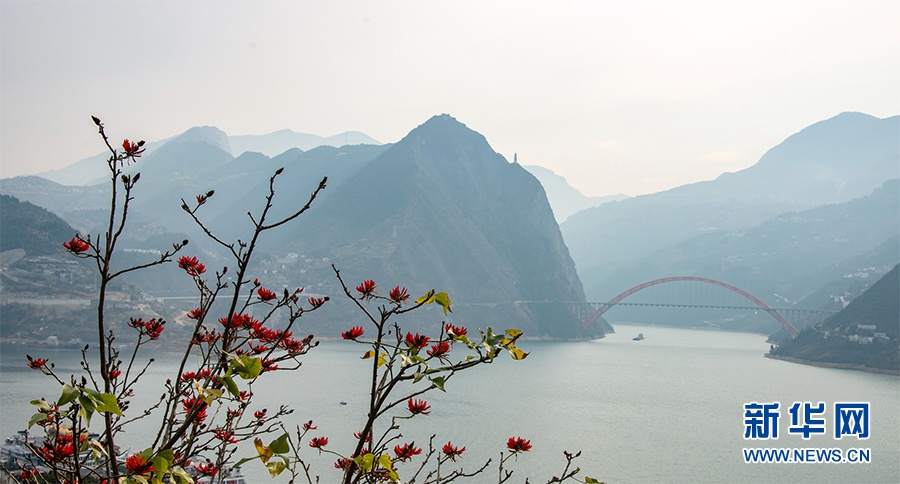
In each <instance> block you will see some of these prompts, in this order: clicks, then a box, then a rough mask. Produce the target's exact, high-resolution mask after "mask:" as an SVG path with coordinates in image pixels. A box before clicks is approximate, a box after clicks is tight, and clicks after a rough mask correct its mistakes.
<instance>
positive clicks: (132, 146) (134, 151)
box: [122, 139, 144, 157]
mask: <svg viewBox="0 0 900 484" xmlns="http://www.w3.org/2000/svg"><path fill="white" fill-rule="evenodd" d="M142 146H144V142H143V141H138V142H137V143H134V142H132V141H128V140H127V139H126V140H125V141H123V142H122V149H123V150H125V154H126V155H128V156H132V157H137V156H140V155H141V153H143V152H144V150H142V149H141V147H142Z"/></svg>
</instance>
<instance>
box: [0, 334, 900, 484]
mask: <svg viewBox="0 0 900 484" xmlns="http://www.w3.org/2000/svg"><path fill="white" fill-rule="evenodd" d="M615 326H616V330H617V331H618V332H617V333H616V334H613V335H609V336H608V337H607V338H605V339H602V340H596V341H585V342H543V341H524V342H522V344H521V345H520V346H521V347H522V348H523V349H525V350H526V351H530V352H531V355H530V356H529V357H528V358H527V359H526V360H524V361H519V362H515V361H511V360H509V359H508V358H506V357H503V358H501V359H499V360H497V361H496V362H495V363H494V364H492V365H489V366H484V367H480V368H476V369H473V370H471V371H468V372H464V373H461V374H459V375H457V376H456V377H454V378H453V379H451V380H450V381H449V382H448V384H447V393H440V392H434V393H430V394H428V395H427V397H426V398H427V400H428V401H429V403H430V404H431V406H432V410H431V414H430V415H428V416H422V417H417V418H414V419H412V420H408V421H404V427H403V434H404V439H403V440H404V441H410V440H415V441H416V443H417V444H418V445H420V446H426V445H427V443H428V439H429V437H430V436H431V435H432V434H434V433H437V434H438V436H437V437H436V440H435V444H436V445H437V446H438V447H440V446H441V445H443V444H444V443H446V442H447V441H448V440H452V441H453V443H454V444H455V445H465V446H466V447H467V450H466V454H465V455H464V457H465V458H464V459H463V461H462V463H463V464H464V465H465V466H466V468H467V469H472V468H474V467H476V466H478V465H480V464H481V463H482V461H483V459H487V458H488V457H494V458H495V462H496V457H497V456H498V455H499V454H500V452H501V451H503V450H504V449H505V442H506V439H508V438H509V437H511V436H522V437H524V438H527V439H531V441H532V444H533V445H534V448H533V450H532V451H531V452H529V453H527V454H525V455H523V456H521V457H520V458H519V459H518V461H515V462H512V466H513V467H512V468H513V469H514V470H516V472H517V475H519V476H520V477H521V478H524V476H529V477H530V478H531V481H532V482H546V480H547V479H548V478H549V477H550V476H552V475H554V474H559V473H560V472H561V471H562V467H563V465H564V463H565V460H564V458H563V455H562V452H563V450H570V451H578V450H580V451H582V457H581V458H580V459H578V460H577V461H576V463H577V464H578V465H579V466H580V467H581V468H582V469H583V470H584V472H585V473H586V474H587V475H590V476H593V477H597V478H600V479H603V480H606V481H607V482H676V481H677V482H685V481H691V482H900V424H898V419H897V415H900V383H898V382H900V380H898V378H897V377H895V376H890V375H879V374H869V373H862V372H855V371H848V370H835V369H827V368H816V367H810V366H804V365H797V364H792V363H788V362H784V361H778V360H770V359H766V358H763V357H762V355H763V354H764V353H765V352H766V351H767V350H768V344H767V343H766V342H765V338H764V337H762V336H759V335H752V334H742V333H723V332H711V331H698V330H685V329H674V328H664V327H647V326H627V325H615ZM638 333H643V334H644V336H645V339H644V340H642V341H633V338H634V337H635V336H636V335H637V334H638ZM25 352H26V350H25V349H23V348H18V347H12V346H2V351H0V363H2V367H0V385H2V391H0V408H2V414H0V428H2V432H3V434H10V433H12V432H14V431H16V430H18V429H19V428H21V427H22V426H23V425H24V423H25V422H27V419H28V417H29V415H30V414H31V409H30V408H29V405H28V403H27V402H28V400H30V399H33V398H38V397H41V396H44V397H47V398H56V396H57V395H56V394H55V393H56V392H57V391H58V390H56V389H55V387H54V386H53V385H51V384H50V381H49V380H46V379H40V378H34V376H35V375H36V373H34V372H32V371H30V370H28V369H27V368H25V366H24V362H25V356H24V354H25ZM27 352H29V353H31V354H32V355H33V356H40V357H47V358H50V359H51V361H54V362H55V363H56V364H57V367H58V368H60V369H63V371H64V372H71V371H75V370H76V369H78V363H77V361H78V360H77V358H78V357H79V353H78V351H72V350H50V349H46V348H31V349H28V350H27ZM363 352H364V348H363V347H362V346H357V345H354V344H352V343H348V342H326V343H323V344H322V345H320V347H319V348H316V349H314V350H313V351H312V352H311V353H310V354H309V355H307V356H306V357H305V359H304V364H303V367H302V368H301V369H300V370H299V371H297V372H292V373H276V374H274V375H272V376H271V378H266V379H265V380H262V381H261V384H260V385H257V386H256V387H255V388H254V393H255V401H256V402H258V405H259V408H262V407H264V406H267V407H274V406H275V405H277V404H278V403H286V404H288V405H290V406H292V407H293V408H295V409H296V411H295V412H294V414H293V415H292V416H291V419H292V422H291V424H292V425H296V424H298V423H302V422H305V421H307V420H310V419H312V420H313V421H314V422H315V423H316V425H317V426H318V430H317V434H315V435H316V436H327V437H329V448H332V449H334V450H338V451H340V450H347V449H348V448H349V447H350V445H351V442H352V441H353V433H354V432H355V431H358V430H360V429H361V426H362V424H363V421H364V420H363V419H364V415H365V409H366V398H367V394H366V392H367V385H366V382H365V378H366V373H367V369H368V368H369V366H368V362H365V361H362V360H360V359H359V356H360V355H361V354H362V353H363ZM154 356H155V357H156V358H157V364H155V365H153V366H152V367H151V368H152V370H151V371H150V372H149V373H148V375H147V376H148V378H147V380H146V383H145V384H144V385H143V386H142V388H141V390H143V392H142V396H145V397H146V399H145V400H144V401H145V402H149V401H151V400H152V399H153V397H158V396H159V394H160V393H161V391H162V390H161V384H162V382H163V381H164V380H165V378H166V377H169V376H171V374H172V372H174V363H172V361H173V359H171V358H166V355H165V354H159V355H154ZM266 376H269V375H266ZM751 401H758V402H780V403H781V405H782V408H783V409H786V408H787V407H789V406H790V404H791V403H792V402H795V401H811V402H819V401H823V402H826V403H827V405H828V406H829V407H830V406H831V405H832V403H833V402H835V401H867V402H871V404H872V416H871V418H872V421H871V429H872V437H871V438H870V439H868V440H866V441H854V440H855V439H846V438H845V439H842V440H841V441H835V440H834V439H832V438H831V437H830V436H815V437H813V438H812V439H811V440H809V441H803V440H802V439H801V438H800V437H799V436H795V435H789V434H788V433H787V431H786V428H787V426H788V424H789V418H788V416H787V412H786V411H785V412H784V415H783V417H782V419H781V424H782V430H781V438H780V439H779V440H776V441H769V442H767V443H762V444H761V443H759V442H749V441H745V440H743V429H744V428H743V404H744V403H748V402H751ZM340 402H346V403H347V404H346V405H341V404H340ZM141 425H143V426H144V427H143V432H145V433H149V432H150V430H149V429H151V428H152V427H153V426H152V425H150V423H149V422H147V423H142V424H141ZM140 434H141V432H133V433H130V434H129V436H130V437H131V438H134V439H135V440H134V443H135V445H134V446H133V448H135V449H139V448H141V447H140V446H141V445H145V444H144V439H143V437H146V436H142V435H140ZM829 435H830V434H829ZM748 446H753V447H762V446H768V447H799V448H803V447H842V448H848V447H867V448H871V449H872V463H870V464H856V465H850V464H745V463H744V462H743V458H742V456H741V449H742V448H744V447H748ZM251 447H252V446H248V447H247V448H245V449H242V452H241V455H247V456H249V455H253V453H254V451H253V450H252V448H251ZM305 452H307V457H309V458H310V461H311V462H312V463H313V465H314V468H315V469H316V470H318V471H319V472H320V473H321V474H322V478H323V482H330V481H332V480H333V479H335V478H337V474H336V472H337V471H335V470H334V468H333V467H332V462H333V461H334V458H333V456H323V457H321V458H320V457H318V456H317V455H316V453H315V452H313V451H312V449H309V450H308V451H306V450H305ZM406 467H407V470H410V469H412V468H413V464H406ZM402 469H403V465H401V471H400V472H401V475H402V473H403V471H402ZM244 472H245V474H247V475H248V476H250V477H251V478H252V479H251V481H252V482H257V481H259V482H270V481H271V480H270V479H269V477H268V475H267V474H266V473H265V472H264V471H262V469H261V468H257V467H256V466H253V465H252V463H251V464H247V465H245V467H244ZM523 480H524V479H523ZM276 482H279V481H276ZM516 482H518V481H516Z"/></svg>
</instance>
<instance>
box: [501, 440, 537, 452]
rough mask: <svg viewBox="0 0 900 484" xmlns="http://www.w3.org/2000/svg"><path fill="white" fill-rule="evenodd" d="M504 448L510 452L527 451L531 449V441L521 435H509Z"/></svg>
mask: <svg viewBox="0 0 900 484" xmlns="http://www.w3.org/2000/svg"><path fill="white" fill-rule="evenodd" d="M506 448H507V449H509V451H510V452H528V451H529V450H531V441H530V440H525V439H523V438H522V437H510V438H509V440H508V441H507V442H506Z"/></svg>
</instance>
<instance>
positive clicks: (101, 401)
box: [91, 393, 122, 416]
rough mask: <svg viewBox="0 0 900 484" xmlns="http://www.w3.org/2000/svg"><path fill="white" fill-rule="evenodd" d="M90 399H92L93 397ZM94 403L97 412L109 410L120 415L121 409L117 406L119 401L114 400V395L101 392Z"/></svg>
mask: <svg viewBox="0 0 900 484" xmlns="http://www.w3.org/2000/svg"><path fill="white" fill-rule="evenodd" d="M91 400H93V398H92V399H91ZM95 403H96V405H97V411H98V412H109V413H112V414H115V415H119V416H121V415H122V410H121V409H120V408H119V402H118V401H117V400H116V396H115V395H112V394H110V393H101V394H100V396H99V398H98V399H97V400H96V401H95Z"/></svg>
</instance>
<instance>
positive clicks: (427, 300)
mask: <svg viewBox="0 0 900 484" xmlns="http://www.w3.org/2000/svg"><path fill="white" fill-rule="evenodd" d="M433 302H434V291H433V290H432V291H428V294H426V295H424V296H422V297H420V298H419V299H416V304H431V303H433Z"/></svg>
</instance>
